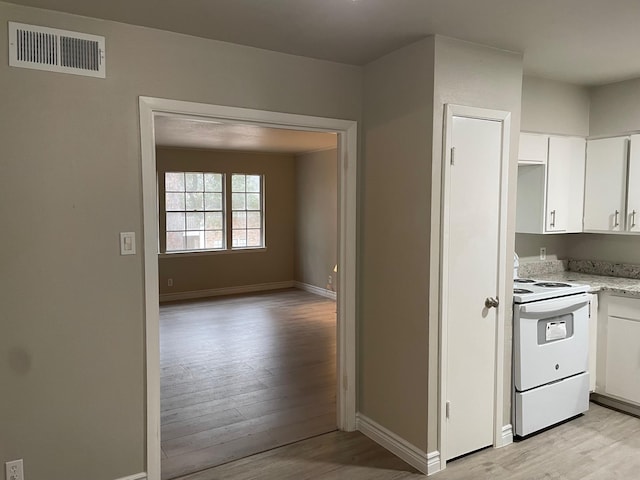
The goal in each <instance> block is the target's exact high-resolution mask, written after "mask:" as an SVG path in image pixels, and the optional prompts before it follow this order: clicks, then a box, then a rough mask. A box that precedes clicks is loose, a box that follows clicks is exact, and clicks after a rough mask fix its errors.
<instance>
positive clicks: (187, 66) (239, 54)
mask: <svg viewBox="0 0 640 480" xmlns="http://www.w3.org/2000/svg"><path fill="white" fill-rule="evenodd" d="M9 20H11V21H17V22H22V23H28V24H35V25H45V26H50V27H55V28H62V29H66V30H73V31H79V32H87V33H93V34H97V35H104V36H105V37H106V54H107V78H106V79H94V78H87V77H80V76H75V75H62V74H56V73H48V72H41V71H36V70H27V69H21V68H9V67H8V66H7V64H8V60H7V51H8V46H7V31H6V28H7V22H8V21H9ZM361 86H362V72H361V69H360V68H358V67H351V66H346V65H342V64H336V63H331V62H326V61H318V60H312V59H308V58H302V57H296V56H291V55H284V54H279V53H275V52H271V51H265V50H259V49H255V48H250V47H243V46H237V45H232V44H228V43H223V42H216V41H209V40H203V39H198V38H194V37H189V36H184V35H178V34H173V33H168V32H162V31H157V30H152V29H147V28H140V27H134V26H130V25H124V24H118V23H114V22H108V21H98V20H92V19H88V18H84V17H77V16H71V15H66V14H60V13H55V12H51V11H45V10H39V9H32V8H26V7H21V6H16V5H11V4H7V3H0V104H1V105H2V115H0V145H2V165H3V167H2V174H1V175H0V218H2V219H3V224H2V235H0V247H1V248H0V265H2V272H3V275H2V276H1V277H0V305H2V308H1V313H0V317H1V322H2V334H0V357H1V358H2V359H3V360H2V361H0V381H1V382H2V385H11V388H3V389H2V392H3V393H2V395H0V426H1V427H0V430H1V433H0V436H1V437H0V463H4V462H5V461H8V460H11V459H15V458H24V460H25V471H26V472H27V474H28V480H85V479H91V480H113V479H114V478H120V477H124V476H127V475H131V474H135V473H137V472H141V471H143V470H144V469H145V392H144V384H145V371H144V350H145V347H144V345H145V342H144V315H143V311H144V310H143V295H144V292H143V265H142V261H143V252H142V242H141V240H142V235H141V234H142V207H141V173H140V169H141V167H140V139H139V116H138V97H139V96H140V95H147V96H156V97H163V98H172V99H178V100H187V101H195V102H204V103H212V104H220V105H231V106H238V107H248V108H255V109H264V110H272V111H281V112H290V113H300V114H308V115H314V116H324V117H334V118H343V119H352V120H359V117H360V108H361V103H362V97H361ZM122 231H134V232H136V233H137V237H138V254H137V255H135V256H125V257H121V256H120V255H119V236H118V235H119V232H122ZM7 359H8V361H7ZM8 439H10V441H8Z"/></svg>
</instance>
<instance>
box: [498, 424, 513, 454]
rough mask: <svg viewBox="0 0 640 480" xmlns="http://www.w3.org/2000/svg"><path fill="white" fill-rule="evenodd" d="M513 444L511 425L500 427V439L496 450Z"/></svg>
mask: <svg viewBox="0 0 640 480" xmlns="http://www.w3.org/2000/svg"><path fill="white" fill-rule="evenodd" d="M512 443H513V426H512V425H511V424H508V425H504V426H503V427H502V437H501V439H500V444H499V445H497V447H498V448H500V447H506V446H507V445H511V444H512Z"/></svg>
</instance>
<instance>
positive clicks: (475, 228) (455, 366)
mask: <svg viewBox="0 0 640 480" xmlns="http://www.w3.org/2000/svg"><path fill="white" fill-rule="evenodd" d="M504 125H505V123H504V122H503V121H497V120H487V119H482V118H471V117H466V116H456V115H455V114H454V115H453V116H452V117H451V120H450V123H449V124H448V125H447V129H448V135H449V139H448V143H449V145H448V146H449V147H452V148H453V161H452V162H448V163H449V165H446V166H445V186H444V188H445V195H444V197H443V199H444V206H443V232H444V235H443V263H444V265H443V271H444V272H445V275H443V285H442V287H443V289H444V290H443V330H445V331H446V334H445V337H446V339H445V342H446V347H444V350H445V352H446V353H445V354H444V357H443V360H444V362H446V365H445V367H444V368H445V370H444V372H445V373H444V375H445V376H446V380H445V381H444V385H445V386H444V387H443V390H444V391H445V393H444V400H445V401H446V407H445V410H446V411H447V412H448V413H447V414H445V420H444V421H445V431H446V434H445V436H444V455H445V459H446V460H448V459H451V458H454V457H457V456H460V455H463V454H465V453H468V452H471V451H474V450H477V449H480V448H483V447H486V446H489V445H493V444H494V430H495V426H494V418H495V417H494V415H495V411H496V403H495V402H496V397H497V395H496V358H497V355H496V343H497V338H496V335H497V332H498V331H499V330H500V328H499V325H500V323H501V322H499V315H503V314H502V313H501V312H502V311H503V309H505V308H509V306H508V305H500V306H499V307H497V308H495V307H493V308H487V306H486V305H485V301H486V299H488V298H489V297H493V298H498V296H499V294H500V292H501V291H502V292H504V288H505V287H504V285H503V284H504V279H502V284H500V275H499V272H500V270H501V267H500V266H499V265H500V264H501V263H500V255H501V252H503V253H502V255H504V254H505V253H504V252H505V251H504V248H505V247H504V239H505V238H506V235H505V234H504V231H503V230H501V228H506V226H505V225H504V221H503V218H504V217H503V213H504V209H505V208H506V204H505V201H506V197H505V196H504V191H505V184H504V182H505V178H506V177H504V168H506V165H507V162H504V163H503V152H505V145H508V144H505V143H504V142H503V132H504V128H505V127H504ZM506 131H507V133H506V136H507V137H508V128H507V130H506ZM504 155H506V156H507V157H508V154H507V153H504ZM502 265H505V264H504V263H502ZM502 321H503V320H502Z"/></svg>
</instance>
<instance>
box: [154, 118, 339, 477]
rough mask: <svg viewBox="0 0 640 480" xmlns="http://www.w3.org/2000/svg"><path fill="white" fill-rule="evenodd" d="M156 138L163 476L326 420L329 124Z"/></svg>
mask: <svg viewBox="0 0 640 480" xmlns="http://www.w3.org/2000/svg"><path fill="white" fill-rule="evenodd" d="M155 138H156V144H157V148H156V165H157V172H158V187H159V188H158V192H159V193H158V205H159V215H158V219H159V230H158V231H159V235H158V238H159V251H160V254H159V288H160V300H161V306H160V355H161V356H160V362H161V364H160V366H161V369H160V376H161V378H160V384H161V446H162V478H164V479H170V478H176V477H178V476H180V475H184V474H188V473H193V472H198V471H201V470H204V469H207V468H210V467H212V466H216V465H220V464H224V463H227V462H229V461H232V460H236V459H238V458H243V457H245V456H249V455H252V454H255V453H258V452H262V451H265V450H269V449H272V448H275V447H279V446H282V445H286V444H289V443H293V442H296V441H299V440H302V439H305V438H309V437H313V436H316V435H320V434H323V433H327V432H330V431H333V430H335V429H336V428H337V427H336V425H337V422H336V415H337V412H336V385H335V384H336V290H335V283H334V282H335V277H336V273H337V260H336V258H337V252H336V244H337V241H336V240H337V231H336V228H337V224H336V218H337V191H336V180H337V164H336V146H337V145H336V135H335V134H333V133H316V132H303V131H293V130H283V129H275V128H264V127H257V126H253V125H237V124H228V123H214V122H211V121H202V120H193V119H185V118H180V117H169V116H166V117H158V118H157V119H156V122H155Z"/></svg>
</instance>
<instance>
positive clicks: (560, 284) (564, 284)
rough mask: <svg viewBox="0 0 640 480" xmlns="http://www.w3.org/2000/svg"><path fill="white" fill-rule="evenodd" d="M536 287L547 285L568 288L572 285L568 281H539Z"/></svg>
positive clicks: (548, 286)
mask: <svg viewBox="0 0 640 480" xmlns="http://www.w3.org/2000/svg"><path fill="white" fill-rule="evenodd" d="M535 286H536V287H545V288H567V287H570V286H571V285H569V284H567V283H561V282H538V283H536V284H535Z"/></svg>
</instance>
